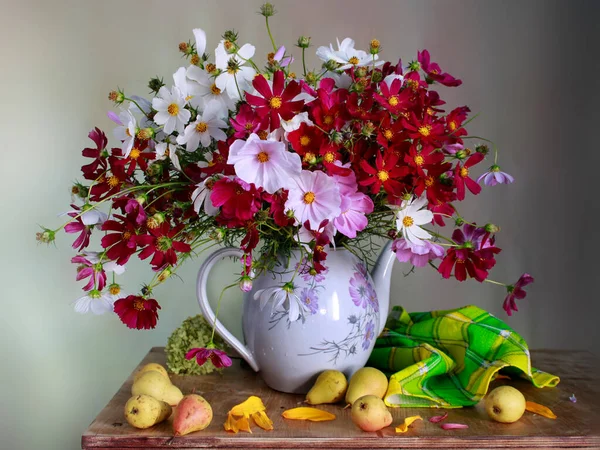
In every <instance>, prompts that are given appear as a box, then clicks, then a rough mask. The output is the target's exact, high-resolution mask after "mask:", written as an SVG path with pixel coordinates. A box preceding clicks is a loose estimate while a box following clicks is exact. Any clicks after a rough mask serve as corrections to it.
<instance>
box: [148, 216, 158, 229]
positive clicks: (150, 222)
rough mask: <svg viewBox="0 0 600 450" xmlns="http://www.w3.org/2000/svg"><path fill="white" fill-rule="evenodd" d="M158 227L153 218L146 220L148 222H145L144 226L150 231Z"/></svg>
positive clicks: (156, 221)
mask: <svg viewBox="0 0 600 450" xmlns="http://www.w3.org/2000/svg"><path fill="white" fill-rule="evenodd" d="M158 225H160V224H159V223H158V220H156V219H155V218H154V217H150V218H148V220H146V226H147V227H148V228H150V229H151V230H153V229H155V228H158Z"/></svg>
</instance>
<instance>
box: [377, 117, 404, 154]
mask: <svg viewBox="0 0 600 450" xmlns="http://www.w3.org/2000/svg"><path fill="white" fill-rule="evenodd" d="M403 131H404V127H403V126H402V123H401V122H400V121H399V120H396V121H395V122H394V123H392V118H391V117H390V116H389V114H386V115H385V116H383V118H382V119H381V122H380V124H379V130H378V132H377V143H378V144H379V145H381V146H382V147H383V148H386V149H387V148H389V147H391V146H394V145H397V144H400V143H401V142H403V141H404V140H406V134H404V132H403Z"/></svg>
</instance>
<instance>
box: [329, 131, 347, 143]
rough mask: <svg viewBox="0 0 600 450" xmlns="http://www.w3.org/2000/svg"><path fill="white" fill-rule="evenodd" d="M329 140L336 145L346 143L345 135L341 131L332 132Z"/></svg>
mask: <svg viewBox="0 0 600 450" xmlns="http://www.w3.org/2000/svg"><path fill="white" fill-rule="evenodd" d="M329 140H330V141H331V142H333V143H334V144H337V145H340V144H341V143H342V142H344V135H343V134H342V133H340V132H339V131H332V132H331V135H330V136H329Z"/></svg>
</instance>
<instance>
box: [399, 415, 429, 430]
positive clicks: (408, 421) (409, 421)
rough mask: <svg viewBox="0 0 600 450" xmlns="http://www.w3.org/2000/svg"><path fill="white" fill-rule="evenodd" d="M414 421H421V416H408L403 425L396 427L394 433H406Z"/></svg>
mask: <svg viewBox="0 0 600 450" xmlns="http://www.w3.org/2000/svg"><path fill="white" fill-rule="evenodd" d="M415 420H423V418H422V417H421V416H410V417H407V418H406V419H404V423H401V424H400V425H398V426H397V427H396V433H406V432H407V431H408V427H409V426H410V425H411V424H412V423H413V422H414V421H415Z"/></svg>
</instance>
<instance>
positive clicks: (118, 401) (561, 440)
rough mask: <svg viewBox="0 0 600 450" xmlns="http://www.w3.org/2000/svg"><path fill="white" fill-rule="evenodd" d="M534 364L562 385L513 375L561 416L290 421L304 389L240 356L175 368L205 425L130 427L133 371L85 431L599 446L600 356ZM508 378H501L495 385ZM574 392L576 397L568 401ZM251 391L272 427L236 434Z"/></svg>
mask: <svg viewBox="0 0 600 450" xmlns="http://www.w3.org/2000/svg"><path fill="white" fill-rule="evenodd" d="M532 360H533V364H534V366H536V367H538V368H540V369H542V370H545V371H548V372H551V373H553V374H556V375H558V376H560V377H561V383H560V384H559V386H558V387H556V388H544V389H536V388H534V387H533V386H532V385H531V384H529V383H528V382H527V381H524V380H514V381H509V382H508V383H510V384H511V385H513V386H515V387H517V388H518V389H519V390H521V391H522V392H523V394H524V395H525V397H526V398H527V399H528V400H531V401H535V402H538V403H541V404H543V405H546V406H548V407H549V408H551V409H552V410H553V411H554V412H555V413H556V415H557V416H558V419H556V420H551V419H547V418H544V417H541V416H537V415H534V414H531V413H528V412H526V413H525V415H524V416H523V417H522V418H521V420H519V421H518V422H516V423H514V424H510V425H506V424H500V423H496V422H492V421H491V420H489V419H488V418H487V415H486V414H485V411H483V410H482V408H481V406H480V405H478V406H476V407H473V408H463V409H454V410H449V414H450V415H449V417H448V419H447V422H459V423H466V424H468V425H469V429H466V430H452V431H444V430H442V429H441V428H440V427H439V424H433V423H430V422H429V421H428V420H427V419H428V418H429V417H431V416H433V415H437V414H440V413H441V411H440V410H438V409H429V408H419V409H416V408H415V409H406V408H395V409H393V410H392V414H393V416H394V422H393V425H396V424H398V423H400V422H402V420H403V418H404V417H407V416H412V415H416V414H419V415H421V416H422V417H423V419H424V420H423V421H417V422H415V424H414V425H413V426H412V427H411V428H410V429H409V431H408V432H407V433H405V434H395V433H394V428H393V427H388V428H385V429H384V430H381V431H379V432H377V433H367V432H363V431H361V430H360V429H358V428H357V427H356V426H355V425H354V424H353V423H352V422H351V420H350V411H349V410H348V409H346V410H344V409H342V406H340V405H329V406H322V408H323V409H325V410H328V411H331V412H333V413H335V414H336V415H337V419H336V420H334V421H332V422H320V423H317V422H303V421H290V420H286V419H283V418H282V417H281V411H283V410H285V409H288V408H293V407H296V406H298V405H300V404H301V402H302V400H303V396H300V395H291V394H282V393H279V392H276V391H273V390H271V389H269V388H268V387H266V386H265V384H264V383H263V381H262V380H261V378H260V377H259V376H258V375H257V374H255V373H254V372H252V371H251V370H250V369H248V368H242V367H241V364H240V362H239V361H234V364H233V366H232V367H230V368H229V369H226V370H225V371H224V372H223V374H222V375H220V374H211V375H208V376H177V375H173V376H172V377H171V378H172V381H173V384H175V385H177V386H178V387H179V388H181V390H182V391H183V393H184V394H186V393H191V392H192V390H193V389H195V392H196V393H197V394H200V395H202V396H204V397H205V398H206V399H207V400H208V401H209V402H210V404H211V405H212V408H213V411H214V418H213V421H212V423H211V424H210V426H209V427H208V428H207V429H206V430H204V431H200V432H196V433H192V434H189V435H187V436H182V437H176V438H174V437H173V435H172V431H171V426H172V424H171V421H170V420H168V421H166V422H163V423H162V424H159V425H156V426H154V427H152V428H149V429H147V430H136V429H134V428H132V427H130V426H129V425H128V424H127V422H126V421H125V420H124V417H123V408H124V405H125V402H126V401H127V399H128V398H129V397H130V392H131V384H132V378H133V377H132V376H130V377H129V378H128V379H127V381H126V382H125V383H124V384H123V386H121V389H120V390H119V392H117V394H116V395H115V396H114V397H113V398H112V400H111V401H110V402H109V403H108V405H107V406H106V407H105V408H104V409H103V410H102V412H100V414H99V415H98V417H97V418H96V419H95V420H94V421H93V422H92V423H91V425H90V426H89V428H88V429H87V430H86V431H85V433H84V434H83V436H82V439H81V442H82V448H84V449H112V450H115V449H132V448H145V449H154V450H156V449H183V448H185V449H190V448H221V449H234V448H236V449H239V448H244V449H247V448H269V449H283V448H287V449H292V448H294V449H298V448H320V449H326V448H338V449H339V448H344V449H349V448H373V449H374V448H386V449H392V448H393V449H431V448H438V449H442V448H443V449H450V448H452V449H454V448H477V449H498V448H519V449H521V450H523V449H533V448H544V449H547V448H553V449H556V448H595V449H600V362H599V360H598V359H597V358H595V357H594V356H593V355H592V354H590V353H588V352H581V351H553V350H538V351H532ZM150 362H157V363H160V364H163V365H164V364H165V354H164V350H163V348H160V347H156V348H153V349H152V350H150V352H149V353H148V354H147V355H146V357H145V358H144V359H143V361H142V362H141V363H140V366H142V365H144V364H147V363H150ZM502 383H507V380H496V381H494V382H493V385H492V387H494V386H496V385H499V384H502ZM571 394H575V395H576V397H577V402H576V403H573V402H571V401H569V396H570V395H571ZM250 395H257V396H259V397H261V398H262V400H263V401H264V403H265V405H266V407H267V413H268V415H269V417H270V418H271V419H272V420H273V422H274V428H275V429H274V430H273V431H264V430H262V429H260V428H259V427H258V426H256V425H254V424H253V426H252V431H253V433H252V434H248V433H244V432H240V433H238V434H231V433H228V432H226V431H224V429H223V423H224V422H225V418H226V415H227V411H228V410H229V409H230V408H231V407H232V406H233V405H235V404H237V403H240V402H242V401H244V400H245V399H246V398H248V397H249V396H250Z"/></svg>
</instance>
